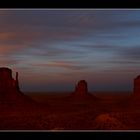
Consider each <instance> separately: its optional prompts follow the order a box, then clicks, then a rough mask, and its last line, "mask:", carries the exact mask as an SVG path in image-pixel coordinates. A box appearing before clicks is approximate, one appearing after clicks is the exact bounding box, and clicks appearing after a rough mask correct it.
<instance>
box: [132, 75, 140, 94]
mask: <svg viewBox="0 0 140 140" xmlns="http://www.w3.org/2000/svg"><path fill="white" fill-rule="evenodd" d="M133 92H134V95H139V94H140V75H139V76H137V77H136V78H135V79H134V89H133Z"/></svg>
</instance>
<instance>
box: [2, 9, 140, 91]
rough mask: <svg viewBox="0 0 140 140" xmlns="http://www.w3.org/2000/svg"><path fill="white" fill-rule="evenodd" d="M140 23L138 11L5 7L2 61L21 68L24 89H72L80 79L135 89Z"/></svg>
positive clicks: (100, 85) (139, 58) (97, 86)
mask: <svg viewBox="0 0 140 140" xmlns="http://www.w3.org/2000/svg"><path fill="white" fill-rule="evenodd" d="M139 28H140V11H139V10H33V9H32V10H1V11H0V65H1V66H7V67H11V68H12V69H14V70H15V71H19V73H20V78H21V81H22V83H23V84H22V89H23V90H37V88H38V89H39V90H41V89H42V90H51V89H52V90H54V89H56V90H63V88H62V87H63V85H65V87H67V89H68V90H70V89H71V88H72V85H74V84H75V82H76V81H77V80H80V79H86V80H87V81H89V82H90V90H94V89H97V90H104V89H106V90H107V89H108V90H109V87H110V89H111V84H112V83H113V84H114V85H119V86H114V85H113V84H112V87H114V88H113V89H116V90H117V89H118V88H119V87H120V90H131V89H132V87H131V86H130V85H131V84H130V83H131V82H132V80H133V78H134V77H135V76H137V75H138V74H139V69H140V65H139V63H140V55H139V54H140V42H139V40H140V32H139ZM101 75H102V76H103V75H106V77H105V81H104V80H103V81H102V77H101ZM119 75H120V77H119ZM95 77H96V78H95ZM108 77H110V78H108ZM118 77H119V78H118ZM109 79H110V80H109ZM35 81H36V82H35ZM120 81H123V82H122V83H121V82H120ZM92 83H94V85H95V87H94V86H92ZM108 84H109V85H110V86H108ZM46 85H49V86H46ZM53 85H54V87H53ZM58 85H59V86H58ZM123 85H124V86H123ZM45 87H46V88H45ZM55 87H56V88H55ZM64 89H65V88H64ZM65 90H66V89H65ZM71 90H73V89H71Z"/></svg>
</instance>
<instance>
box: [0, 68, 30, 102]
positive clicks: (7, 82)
mask: <svg viewBox="0 0 140 140" xmlns="http://www.w3.org/2000/svg"><path fill="white" fill-rule="evenodd" d="M4 102H5V103H17V102H20V103H21V102H22V103H25V102H26V103H27V102H32V100H31V99H30V98H29V97H28V96H26V95H24V94H23V93H22V92H21V91H20V88H19V81H18V72H16V79H14V78H13V77H12V70H11V69H9V68H6V67H2V68H0V103H4Z"/></svg>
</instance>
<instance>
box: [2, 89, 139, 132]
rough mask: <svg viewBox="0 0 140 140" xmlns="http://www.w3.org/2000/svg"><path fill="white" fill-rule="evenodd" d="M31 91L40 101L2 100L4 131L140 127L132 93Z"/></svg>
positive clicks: (35, 98) (31, 96)
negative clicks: (78, 93) (32, 102)
mask: <svg viewBox="0 0 140 140" xmlns="http://www.w3.org/2000/svg"><path fill="white" fill-rule="evenodd" d="M94 95H95V96H96V97H97V98H95V97H94V96H93V97H92V96H91V97H87V98H86V97H83V98H78V97H74V96H72V95H71V94H70V93H56V94H55V93H28V96H29V97H30V98H32V99H33V100H35V101H37V103H36V104H22V105H20V103H13V102H12V103H10V102H8V103H2V104H1V105H0V130H51V131H57V130H139V129H140V106H139V105H133V102H132V101H131V93H130V92H128V93H126V92H119V93H114V94H112V93H107V92H106V93H105V92H103V93H101V92H100V93H98V92H94Z"/></svg>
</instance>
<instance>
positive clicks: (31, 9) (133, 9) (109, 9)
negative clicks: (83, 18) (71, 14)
mask: <svg viewBox="0 0 140 140" xmlns="http://www.w3.org/2000/svg"><path fill="white" fill-rule="evenodd" d="M0 10H2V11H6V10H9V11H16V10H25V11H27V10H30V11H34V10H40V11H42V10H49V11H52V10H62V11H64V10H66V11H74V10H76V11H81V10H82V11H102V10H105V11H112V10H114V11H118V10H120V11H126V10H131V11H136V10H140V8H124V9H122V8H89V9H87V8H78V9H76V8H11V9H10V8H9V9H8V8H7V9H6V8H0Z"/></svg>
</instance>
